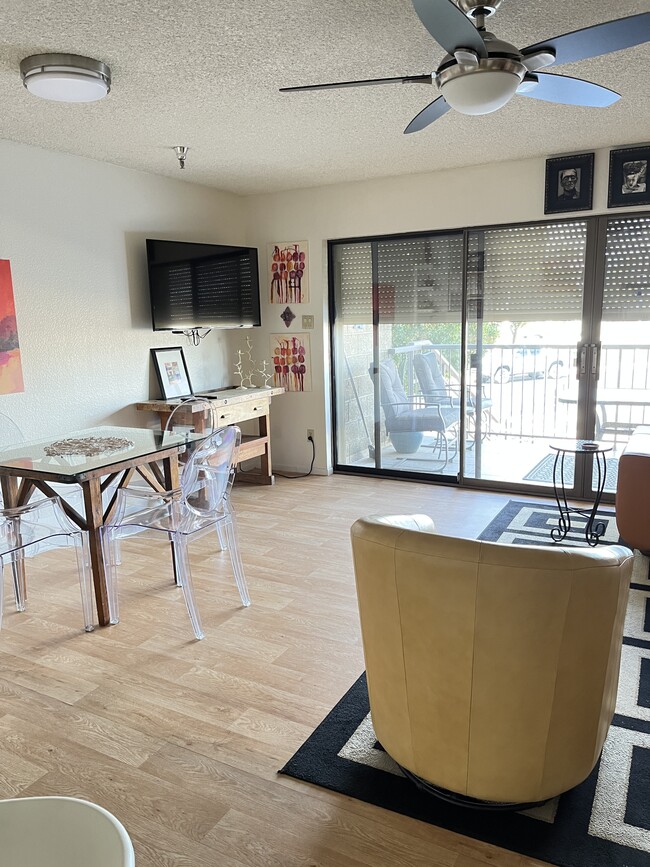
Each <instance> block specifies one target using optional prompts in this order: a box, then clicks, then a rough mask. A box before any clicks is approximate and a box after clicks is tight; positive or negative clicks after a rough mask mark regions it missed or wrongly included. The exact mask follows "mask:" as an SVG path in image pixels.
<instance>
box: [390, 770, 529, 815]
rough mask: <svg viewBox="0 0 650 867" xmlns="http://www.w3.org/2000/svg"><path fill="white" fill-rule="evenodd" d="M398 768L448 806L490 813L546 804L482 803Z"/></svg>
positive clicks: (423, 789)
mask: <svg viewBox="0 0 650 867" xmlns="http://www.w3.org/2000/svg"><path fill="white" fill-rule="evenodd" d="M399 768H400V770H401V771H402V773H403V774H404V776H405V777H406V778H407V779H408V780H410V781H411V782H412V783H415V785H416V786H417V787H418V789H420V790H421V791H423V792H426V793H427V795H434V796H435V797H436V798H440V800H442V801H446V802H447V803H448V804H453V805H454V806H455V807H466V808H469V809H471V810H492V811H498V810H503V811H507V810H530V809H531V808H532V807H541V806H542V805H543V804H545V803H546V801H531V802H530V803H527V804H514V803H510V802H507V801H483V800H481V799H480V798H470V797H469V796H467V795H460V794H458V792H450V791H449V790H448V789H442V788H440V786H434V784H433V783H429V782H428V781H427V780H423V779H422V777H418V776H417V774H414V773H413V772H412V771H409V770H408V769H407V768H405V767H403V766H402V765H399Z"/></svg>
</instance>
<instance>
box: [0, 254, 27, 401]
mask: <svg viewBox="0 0 650 867" xmlns="http://www.w3.org/2000/svg"><path fill="white" fill-rule="evenodd" d="M19 391H25V386H24V384H23V367H22V361H21V358H20V344H19V343H18V326H17V325H16V307H15V303H14V287H13V283H12V282H11V265H10V263H9V259H0V394H16V393H17V392H19Z"/></svg>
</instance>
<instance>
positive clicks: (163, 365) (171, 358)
mask: <svg viewBox="0 0 650 867" xmlns="http://www.w3.org/2000/svg"><path fill="white" fill-rule="evenodd" d="M151 357H152V358H153V366H154V368H155V369H156V376H157V377H158V383H159V385H160V391H161V393H162V396H163V397H164V398H165V400H169V399H170V398H174V397H190V396H191V395H192V384H191V383H190V374H189V372H188V370H187V364H186V363H185V355H184V353H183V349H182V347H181V346H165V347H163V348H161V349H152V350H151Z"/></svg>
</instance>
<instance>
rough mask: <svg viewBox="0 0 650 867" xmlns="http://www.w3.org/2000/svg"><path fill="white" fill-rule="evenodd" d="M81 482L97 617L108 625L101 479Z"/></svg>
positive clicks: (103, 623) (104, 624)
mask: <svg viewBox="0 0 650 867" xmlns="http://www.w3.org/2000/svg"><path fill="white" fill-rule="evenodd" d="M80 484H81V490H82V492H83V498H84V505H85V507H86V522H87V524H88V542H89V545H90V562H91V568H92V573H93V584H94V587H95V603H96V605H97V617H98V619H99V624H100V626H108V625H109V623H110V616H109V611H108V588H107V586H106V568H105V565H104V557H103V552H102V539H101V532H100V528H101V527H102V526H103V524H104V507H103V504H102V488H101V481H100V479H88V480H86V481H84V482H81V483H80Z"/></svg>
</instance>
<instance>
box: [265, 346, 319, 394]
mask: <svg viewBox="0 0 650 867" xmlns="http://www.w3.org/2000/svg"><path fill="white" fill-rule="evenodd" d="M271 364H272V367H273V385H274V386H277V387H279V388H284V389H286V391H311V355H310V353H309V335H308V334H288V335H287V334H271Z"/></svg>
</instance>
